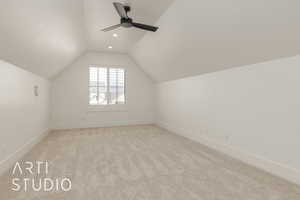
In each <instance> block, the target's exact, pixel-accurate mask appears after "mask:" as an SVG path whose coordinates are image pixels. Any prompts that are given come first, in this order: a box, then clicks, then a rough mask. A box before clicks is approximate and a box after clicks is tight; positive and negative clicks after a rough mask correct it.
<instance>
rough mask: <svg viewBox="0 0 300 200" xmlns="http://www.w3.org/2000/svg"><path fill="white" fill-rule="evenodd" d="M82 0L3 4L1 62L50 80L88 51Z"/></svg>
mask: <svg viewBox="0 0 300 200" xmlns="http://www.w3.org/2000/svg"><path fill="white" fill-rule="evenodd" d="M83 27H84V18H83V3H82V1H81V0H26V1H25V0H1V1H0V59H4V60H6V61H8V62H10V63H13V64H15V65H17V66H19V67H22V68H24V69H26V70H28V71H31V72H34V73H36V74H39V75H41V76H43V77H47V78H48V77H51V76H53V75H55V74H56V73H58V72H59V71H60V70H62V68H64V67H65V66H67V65H68V64H69V63H71V62H72V61H73V60H74V58H76V57H77V56H78V55H80V54H81V53H82V52H83V51H85V49H86V46H85V32H84V29H83Z"/></svg>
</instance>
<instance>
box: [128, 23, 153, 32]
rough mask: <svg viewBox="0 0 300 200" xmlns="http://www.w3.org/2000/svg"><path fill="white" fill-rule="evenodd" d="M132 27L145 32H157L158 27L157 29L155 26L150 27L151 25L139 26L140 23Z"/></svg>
mask: <svg viewBox="0 0 300 200" xmlns="http://www.w3.org/2000/svg"><path fill="white" fill-rule="evenodd" d="M132 25H133V26H134V27H136V28H140V29H143V30H146V31H153V32H155V31H157V29H158V27H155V26H149V25H146V24H139V23H132Z"/></svg>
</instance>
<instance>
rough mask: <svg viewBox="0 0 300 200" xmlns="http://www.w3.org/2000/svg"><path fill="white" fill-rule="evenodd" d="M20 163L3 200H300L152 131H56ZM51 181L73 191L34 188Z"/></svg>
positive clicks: (299, 190) (276, 184) (0, 193)
mask: <svg viewBox="0 0 300 200" xmlns="http://www.w3.org/2000/svg"><path fill="white" fill-rule="evenodd" d="M29 161H33V162H36V161H41V162H45V161H47V162H48V165H49V166H48V171H46V170H44V171H45V172H44V173H43V172H39V173H38V172H37V167H34V168H33V169H32V171H34V173H30V172H29V171H28V170H24V169H22V167H23V166H22V164H25V163H26V162H29ZM20 163H21V164H20V166H21V169H22V171H23V173H21V172H20V167H19V168H18V169H19V170H16V169H17V168H16V166H15V167H14V168H12V169H11V170H9V171H8V172H7V173H6V174H4V175H3V176H2V177H0V199H1V200H20V199H22V200H23V199H24V200H38V199H41V200H83V199H86V200H96V199H97V200H300V187H299V186H297V185H294V184H291V183H289V182H287V181H285V180H283V179H280V178H278V177H275V176H272V175H270V174H268V173H266V172H264V171H261V170H258V169H256V168H254V167H251V166H249V165H246V164H244V163H242V162H240V161H237V160H235V159H232V158H230V157H228V156H226V155H224V154H222V153H219V152H216V151H214V150H212V149H210V148H208V147H206V146H203V145H201V144H199V143H196V142H193V141H191V140H189V139H186V138H184V137H181V136H178V135H175V134H172V133H169V132H168V131H166V130H164V129H161V128H158V127H156V126H151V125H149V126H148V125H147V126H146V125H145V126H124V127H113V128H94V129H78V130H75V129H74V130H64V131H55V132H53V133H51V134H49V135H48V136H47V137H46V138H45V139H44V140H43V141H42V142H40V143H39V144H38V145H36V146H35V147H34V148H33V149H32V151H31V152H29V153H28V154H27V155H26V156H25V157H24V158H23V159H22V161H20ZM27 164H28V163H27ZM45 169H46V167H45ZM16 171H18V173H17V172H16ZM41 171H43V170H41ZM16 178H18V179H17V180H18V182H17V183H18V185H19V187H20V188H21V189H20V188H19V190H20V191H13V190H12V188H16V185H13V183H12V180H13V179H16ZM45 178H49V179H51V180H58V183H62V179H63V178H68V179H69V180H70V181H71V183H72V188H71V190H69V191H67V192H64V191H62V190H59V187H60V186H59V184H56V186H55V187H57V189H58V190H52V191H43V189H42V190H40V191H34V188H32V187H31V186H28V185H30V183H32V182H33V181H32V179H33V180H36V182H35V183H39V180H42V181H43V180H45ZM24 179H28V180H29V182H27V190H26V191H25V184H26V183H25V182H26V181H23V180H24ZM30 180H31V181H30ZM67 188H68V187H67Z"/></svg>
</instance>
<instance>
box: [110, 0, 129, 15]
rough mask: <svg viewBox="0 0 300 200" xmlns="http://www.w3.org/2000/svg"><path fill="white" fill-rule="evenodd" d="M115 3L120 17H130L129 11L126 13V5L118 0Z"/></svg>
mask: <svg viewBox="0 0 300 200" xmlns="http://www.w3.org/2000/svg"><path fill="white" fill-rule="evenodd" d="M113 4H114V6H115V8H116V10H117V12H118V13H119V15H120V17H121V18H126V19H128V16H127V13H126V11H125V8H124V5H123V4H121V3H118V2H114V3H113Z"/></svg>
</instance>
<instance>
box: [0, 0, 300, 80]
mask: <svg viewBox="0 0 300 200" xmlns="http://www.w3.org/2000/svg"><path fill="white" fill-rule="evenodd" d="M113 1H114V0H26V1H25V0H0V59H3V60H6V61H8V62H10V63H13V64H15V65H17V66H19V67H22V68H24V69H26V70H29V71H32V72H34V73H36V74H39V75H41V76H43V77H47V78H49V77H53V76H54V75H56V74H57V73H59V72H60V71H61V70H62V69H63V68H65V67H66V66H67V65H69V64H70V63H71V62H73V61H74V60H75V59H76V58H77V57H78V56H79V55H81V54H82V53H83V52H85V51H88V50H92V51H106V52H123V53H129V54H130V55H131V56H132V57H133V58H134V59H135V60H136V62H137V63H138V64H139V65H140V66H141V67H142V68H143V70H144V71H145V72H147V73H148V74H149V75H150V76H151V77H152V78H153V79H154V80H156V81H158V82H161V81H167V80H173V79H178V78H183V77H186V76H192V75H197V74H202V73H207V72H213V71H218V70H224V69H227V68H231V67H236V66H242V65H247V64H253V63H257V62H262V61H266V60H272V59H277V58H280V57H287V56H294V55H296V54H299V52H300V37H299V35H300V20H299V19H300V12H299V8H300V1H299V0H287V1H274V0H264V1H261V0H251V1H239V0H223V1H219V0H209V1H207V0H184V1H183V0H160V1H149V0H126V1H125V2H128V3H129V4H130V5H131V7H132V12H130V14H129V15H130V16H131V17H133V18H134V20H135V21H137V22H142V23H148V24H154V25H157V26H159V27H160V29H159V30H158V32H156V33H152V32H145V31H141V30H137V29H133V28H132V29H124V28H119V29H118V30H116V31H112V32H108V33H103V32H101V31H100V30H101V29H102V28H104V27H107V26H110V25H114V24H117V23H119V16H118V15H117V13H116V11H115V9H114V7H113V5H112V2H113ZM116 1H119V2H124V0H116ZM113 33H117V34H118V35H119V37H118V38H114V37H112V34H113ZM109 45H111V46H113V49H110V50H108V49H107V47H108V46H109Z"/></svg>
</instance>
